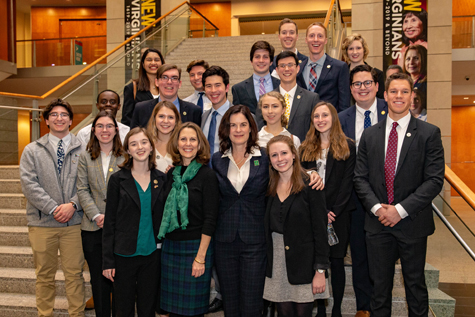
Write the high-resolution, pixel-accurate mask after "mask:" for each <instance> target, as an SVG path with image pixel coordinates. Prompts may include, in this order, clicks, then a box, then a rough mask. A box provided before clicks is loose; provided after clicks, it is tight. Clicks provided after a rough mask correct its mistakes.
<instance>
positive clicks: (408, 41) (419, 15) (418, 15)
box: [402, 8, 428, 45]
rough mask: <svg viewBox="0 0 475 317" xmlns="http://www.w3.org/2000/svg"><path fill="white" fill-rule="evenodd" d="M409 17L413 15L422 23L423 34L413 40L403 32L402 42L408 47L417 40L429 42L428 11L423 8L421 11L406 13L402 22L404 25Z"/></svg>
mask: <svg viewBox="0 0 475 317" xmlns="http://www.w3.org/2000/svg"><path fill="white" fill-rule="evenodd" d="M408 15H413V16H415V17H416V18H418V19H419V20H421V22H422V32H421V34H420V35H419V37H418V38H417V39H414V40H411V39H409V38H408V37H406V35H404V32H402V42H403V43H404V44H406V45H409V44H411V41H412V42H415V41H417V40H422V41H424V42H427V27H428V25H427V11H426V10H424V9H422V8H421V11H405V12H404V14H403V15H402V22H403V24H404V20H405V19H406V17H407V16H408Z"/></svg>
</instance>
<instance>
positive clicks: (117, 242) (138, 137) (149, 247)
mask: <svg viewBox="0 0 475 317" xmlns="http://www.w3.org/2000/svg"><path fill="white" fill-rule="evenodd" d="M124 152H125V153H124V156H125V161H124V163H122V164H121V165H120V166H119V167H120V168H121V170H120V171H118V172H117V173H114V174H113V175H111V177H110V179H109V185H108V189H107V204H106V213H105V218H104V228H103V234H102V244H103V248H102V253H103V262H102V263H103V264H102V268H103V275H104V276H105V277H106V278H108V279H110V280H111V281H112V282H114V296H115V304H116V305H115V306H116V316H117V317H120V316H127V317H128V316H134V314H135V302H136V301H137V313H138V316H140V317H142V316H144V317H155V307H156V300H157V290H158V288H159V280H158V279H159V270H158V268H159V264H160V254H159V251H158V250H157V248H158V247H159V244H158V239H157V235H158V231H159V228H160V222H161V219H162V215H163V205H164V201H165V197H164V194H163V193H164V190H163V188H164V184H165V180H166V176H165V174H163V173H162V172H160V171H159V170H157V169H155V149H154V146H153V139H152V136H151V135H150V134H149V133H148V132H147V131H146V130H145V129H143V128H138V127H137V128H134V129H132V130H130V131H129V133H128V134H127V136H126V137H125V140H124Z"/></svg>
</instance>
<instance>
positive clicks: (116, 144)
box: [86, 110, 122, 160]
mask: <svg viewBox="0 0 475 317" xmlns="http://www.w3.org/2000/svg"><path fill="white" fill-rule="evenodd" d="M103 117H107V118H109V119H111V120H112V122H114V125H115V129H116V132H115V135H114V139H113V140H112V154H113V155H114V156H115V157H119V156H121V155H122V143H121V142H120V135H119V126H118V125H117V121H116V119H115V117H114V115H113V114H112V112H110V111H106V110H102V111H99V113H98V114H97V115H96V117H95V118H94V121H93V122H92V125H91V137H90V138H89V142H88V143H87V146H86V151H87V152H89V153H90V154H91V159H92V160H95V159H96V158H98V157H99V155H101V145H100V144H99V140H98V139H97V137H96V134H95V133H94V129H95V128H96V122H97V120H99V119H100V118H103Z"/></svg>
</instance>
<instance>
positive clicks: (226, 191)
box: [212, 148, 269, 244]
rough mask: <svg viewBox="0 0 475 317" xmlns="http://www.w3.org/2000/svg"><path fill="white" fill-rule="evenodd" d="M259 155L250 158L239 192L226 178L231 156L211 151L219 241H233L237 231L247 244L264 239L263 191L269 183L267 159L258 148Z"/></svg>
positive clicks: (264, 203) (264, 192)
mask: <svg viewBox="0 0 475 317" xmlns="http://www.w3.org/2000/svg"><path fill="white" fill-rule="evenodd" d="M260 150H261V156H253V157H252V158H251V161H250V163H251V168H250V171H249V178H248V179H247V182H246V184H244V187H243V188H242V190H241V193H238V192H237V191H236V189H235V188H234V186H233V185H232V184H231V182H230V181H229V179H228V167H229V164H230V160H229V158H227V157H224V158H222V157H221V156H222V154H221V152H216V153H214V154H213V157H212V162H213V164H212V165H213V169H214V171H215V172H216V176H217V177H218V183H219V193H220V203H219V215H218V222H217V225H216V232H215V234H214V237H215V239H216V240H217V241H219V242H233V241H234V240H235V238H236V235H237V233H239V237H240V238H241V240H242V241H243V242H244V243H246V244H256V243H264V242H265V241H266V238H265V234H264V215H265V212H266V191H267V184H268V183H269V159H268V157H267V154H266V150H265V149H264V148H261V149H260Z"/></svg>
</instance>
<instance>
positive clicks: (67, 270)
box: [28, 225, 86, 316]
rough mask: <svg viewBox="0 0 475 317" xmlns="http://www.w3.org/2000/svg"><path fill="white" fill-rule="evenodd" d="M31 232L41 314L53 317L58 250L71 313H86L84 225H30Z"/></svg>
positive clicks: (37, 298)
mask: <svg viewBox="0 0 475 317" xmlns="http://www.w3.org/2000/svg"><path fill="white" fill-rule="evenodd" d="M28 231H29V238H30V243H31V248H32V249H33V260H34V263H35V272H36V306H37V308H38V316H53V307H54V297H55V274H56V271H57V269H58V249H59V252H60V257H61V268H62V270H63V273H64V278H65V284H66V295H67V299H68V304H69V308H68V312H69V316H84V308H85V306H86V301H85V298H84V277H83V274H82V268H83V266H84V253H83V251H82V241H81V226H80V225H76V226H70V227H61V228H46V227H29V228H28Z"/></svg>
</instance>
